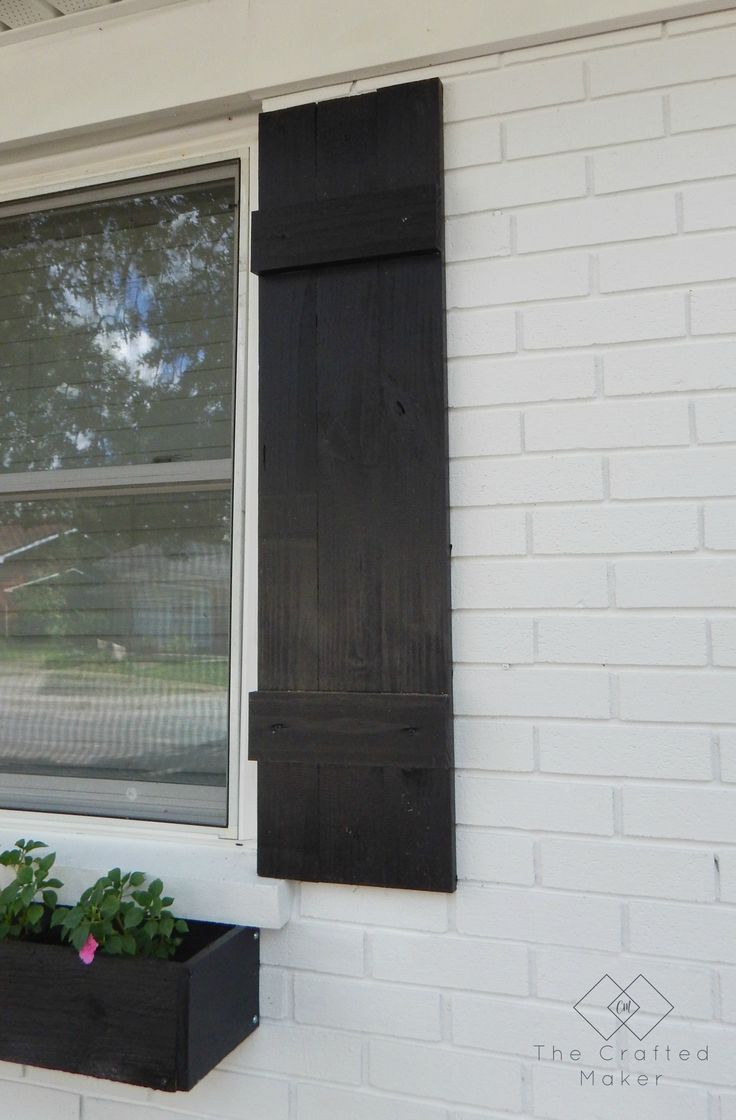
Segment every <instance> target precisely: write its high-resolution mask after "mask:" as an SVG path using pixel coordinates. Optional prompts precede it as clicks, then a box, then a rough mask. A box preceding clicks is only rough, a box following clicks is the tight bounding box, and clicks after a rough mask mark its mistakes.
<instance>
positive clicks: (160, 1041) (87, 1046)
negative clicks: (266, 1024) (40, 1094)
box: [0, 922, 259, 1092]
mask: <svg viewBox="0 0 736 1120" xmlns="http://www.w3.org/2000/svg"><path fill="white" fill-rule="evenodd" d="M189 925H190V934H189V935H188V936H189V940H190V943H191V944H192V946H193V949H194V953H193V955H192V956H190V957H189V958H188V959H186V960H172V961H161V960H149V959H145V958H135V959H134V958H131V957H112V956H106V955H105V954H103V953H98V954H97V956H96V957H95V959H94V961H93V963H92V964H91V965H87V966H85V965H83V964H82V962H81V961H80V960H79V956H78V955H77V953H76V952H75V951H74V950H73V949H72V948H71V947H70V946H68V945H58V944H42V943H40V942H31V941H2V942H0V1008H2V1014H1V1015H0V1060H2V1061H6V1062H18V1063H21V1064H23V1065H32V1066H43V1067H45V1068H47V1069H58V1070H65V1071H67V1072H69V1073H80V1074H85V1075H87V1076H89V1077H104V1078H107V1079H108V1080H111V1081H124V1082H128V1083H130V1084H133V1085H146V1086H148V1087H149V1088H152V1089H162V1090H165V1091H169V1092H173V1091H175V1090H177V1089H180V1090H186V1089H191V1088H192V1087H193V1086H194V1085H195V1084H196V1083H197V1081H199V1080H200V1079H201V1078H202V1077H204V1075H205V1074H206V1073H208V1072H209V1071H210V1070H211V1069H214V1067H215V1066H216V1065H217V1064H218V1063H219V1062H220V1061H221V1060H222V1059H223V1058H224V1057H225V1056H226V1054H228V1053H229V1052H230V1051H231V1050H232V1049H233V1048H234V1047H235V1046H236V1045H237V1044H238V1043H239V1042H242V1040H243V1039H244V1038H246V1037H247V1036H248V1035H249V1034H250V1033H251V1032H252V1031H253V1030H255V1028H256V1026H257V1024H258V1014H259V1012H258V961H259V952H258V949H259V939H258V930H255V929H249V928H244V927H241V926H225V925H219V924H216V923H214V922H190V923H189Z"/></svg>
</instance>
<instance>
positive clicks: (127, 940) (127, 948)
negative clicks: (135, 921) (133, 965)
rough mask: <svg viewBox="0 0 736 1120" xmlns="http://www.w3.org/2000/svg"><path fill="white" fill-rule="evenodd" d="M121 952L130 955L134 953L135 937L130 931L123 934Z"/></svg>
mask: <svg viewBox="0 0 736 1120" xmlns="http://www.w3.org/2000/svg"><path fill="white" fill-rule="evenodd" d="M123 952H124V953H127V954H128V955H129V956H131V957H132V956H134V955H135V938H134V937H133V934H132V933H124V934H123Z"/></svg>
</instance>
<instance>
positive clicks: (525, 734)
mask: <svg viewBox="0 0 736 1120" xmlns="http://www.w3.org/2000/svg"><path fill="white" fill-rule="evenodd" d="M453 722H454V727H455V763H456V765H457V766H458V767H460V768H463V767H464V768H466V769H474V770H511V771H514V770H517V771H528V770H533V769H534V729H533V727H532V725H531V724H529V723H520V722H518V721H517V720H512V721H510V722H504V721H503V720H498V719H493V720H490V719H463V718H462V717H460V716H456V717H455V719H454V721H453Z"/></svg>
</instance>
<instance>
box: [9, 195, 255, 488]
mask: <svg viewBox="0 0 736 1120" xmlns="http://www.w3.org/2000/svg"><path fill="white" fill-rule="evenodd" d="M234 232H235V180H234V178H228V179H224V180H223V181H221V182H213V183H207V184H204V185H198V186H182V187H179V188H168V189H165V190H164V189H161V190H158V191H153V192H148V193H145V194H141V195H138V196H137V197H133V198H125V199H108V200H106V201H99V202H89V201H87V202H80V203H78V204H75V205H73V206H68V207H67V206H65V207H63V208H59V209H52V210H46V211H40V212H38V213H33V214H26V215H23V216H21V217H8V218H4V219H2V220H0V471H2V472H16V471H25V470H47V469H60V468H65V467H84V466H96V467H99V466H116V465H123V464H131V463H156V462H175V461H179V460H197V459H216V458H229V456H230V454H231V423H232V404H231V398H232V369H233V309H234V288H235V283H234V260H235V257H234V250H235V240H234Z"/></svg>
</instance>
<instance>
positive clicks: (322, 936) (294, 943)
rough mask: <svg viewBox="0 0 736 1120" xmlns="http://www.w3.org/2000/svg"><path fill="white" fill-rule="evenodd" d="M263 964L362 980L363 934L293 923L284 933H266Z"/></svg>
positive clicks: (263, 935)
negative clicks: (341, 975) (359, 977)
mask: <svg viewBox="0 0 736 1120" xmlns="http://www.w3.org/2000/svg"><path fill="white" fill-rule="evenodd" d="M261 960H262V961H263V963H264V964H272V965H281V966H283V967H285V968H308V969H314V970H316V971H317V972H337V973H343V974H345V975H346V976H362V975H363V972H364V967H363V933H362V930H359V929H354V928H352V927H350V928H345V927H343V928H340V927H335V926H330V925H327V924H326V923H324V922H310V921H301V922H299V921H295V920H292V921H291V922H289V923H288V925H286V926H284V928H283V929H279V930H268V929H266V930H264V931H263V933H262V935H261Z"/></svg>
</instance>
